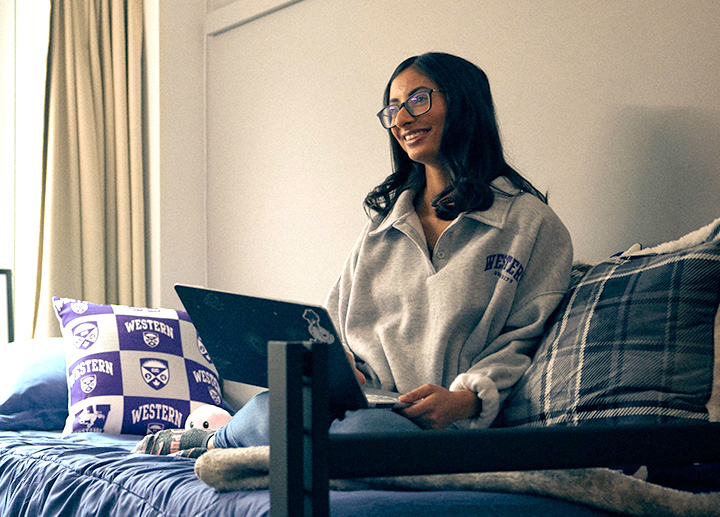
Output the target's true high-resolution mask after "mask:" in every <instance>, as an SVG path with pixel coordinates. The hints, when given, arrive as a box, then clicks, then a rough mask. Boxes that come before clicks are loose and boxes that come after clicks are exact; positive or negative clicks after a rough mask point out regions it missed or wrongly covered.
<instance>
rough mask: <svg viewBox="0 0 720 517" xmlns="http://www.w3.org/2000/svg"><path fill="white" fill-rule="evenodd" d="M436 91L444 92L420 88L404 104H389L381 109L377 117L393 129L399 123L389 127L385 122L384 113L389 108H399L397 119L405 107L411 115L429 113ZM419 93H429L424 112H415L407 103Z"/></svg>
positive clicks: (383, 124)
mask: <svg viewBox="0 0 720 517" xmlns="http://www.w3.org/2000/svg"><path fill="white" fill-rule="evenodd" d="M435 92H439V93H442V90H433V89H432V88H423V89H421V90H418V91H416V92H415V93H413V94H412V95H411V96H410V97H408V98H407V99H406V100H405V102H403V103H402V104H389V105H387V106H385V107H384V108H383V109H381V110H380V111H378V112H377V118H378V119H380V124H381V125H382V127H384V128H385V129H392V128H394V127H395V126H396V125H397V124H395V123H393V124H392V125H391V126H390V127H388V126H386V125H385V122H384V121H383V113H385V111H387V110H388V109H389V108H393V107H396V108H397V113H396V114H395V120H397V116H398V115H399V114H400V110H402V109H403V108H405V109H406V110H407V112H408V113H409V114H410V116H411V117H419V116H421V115H424V114H425V113H427V112H428V111H430V110H431V109H432V94H433V93H435ZM418 93H427V94H428V107H427V109H426V110H425V111H423V112H422V113H413V112H412V110H410V109H409V108H408V106H407V103H408V101H409V100H410V99H412V98H413V97H415V96H416V95H417V94H418ZM411 106H412V105H411Z"/></svg>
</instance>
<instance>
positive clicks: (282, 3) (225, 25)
mask: <svg viewBox="0 0 720 517" xmlns="http://www.w3.org/2000/svg"><path fill="white" fill-rule="evenodd" d="M302 1H303V0H237V1H235V2H233V3H231V4H229V5H226V6H224V7H221V8H220V9H217V10H215V11H212V12H210V13H208V15H207V18H206V19H205V34H206V35H207V36H217V35H219V34H222V33H223V32H226V31H229V30H232V29H234V28H236V27H239V26H240V25H244V24H246V23H250V22H252V21H254V20H257V19H258V18H262V17H263V16H267V15H268V14H272V13H274V12H277V11H279V10H281V9H284V8H285V7H288V6H291V5H293V4H297V3H299V2H302Z"/></svg>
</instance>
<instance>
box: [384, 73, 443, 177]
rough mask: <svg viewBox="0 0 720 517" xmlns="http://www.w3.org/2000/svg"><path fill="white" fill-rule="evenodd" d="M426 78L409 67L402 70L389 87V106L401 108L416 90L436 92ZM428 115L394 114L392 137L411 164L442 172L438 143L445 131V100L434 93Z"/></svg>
mask: <svg viewBox="0 0 720 517" xmlns="http://www.w3.org/2000/svg"><path fill="white" fill-rule="evenodd" d="M437 89H438V86H437V84H435V82H433V81H432V80H431V79H430V78H429V77H427V76H426V75H424V74H423V73H421V72H419V71H417V70H416V69H414V68H412V67H410V68H408V69H406V70H403V71H402V72H401V73H400V74H399V75H398V76H397V77H395V79H393V81H392V83H391V84H390V99H389V104H402V103H403V102H405V101H406V100H407V99H408V98H409V97H412V95H413V94H415V93H416V92H418V91H419V90H437ZM431 96H432V103H431V108H430V111H428V112H427V113H424V114H422V115H419V116H418V117H413V116H412V115H410V113H408V111H407V109H405V108H404V107H403V109H401V110H400V112H399V113H398V114H397V118H396V120H395V124H396V125H395V127H393V128H392V129H391V130H390V131H392V134H393V136H394V137H395V139H396V140H397V141H398V143H399V144H400V146H401V147H402V148H403V149H404V150H405V152H406V153H407V154H408V156H409V157H410V159H411V160H413V161H415V162H418V163H422V164H423V165H425V166H426V167H437V168H442V166H443V163H442V158H441V156H440V142H441V141H442V136H443V129H444V127H445V110H446V104H445V98H444V97H443V95H442V93H440V92H433V93H432V94H431Z"/></svg>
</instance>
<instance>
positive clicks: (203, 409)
mask: <svg viewBox="0 0 720 517" xmlns="http://www.w3.org/2000/svg"><path fill="white" fill-rule="evenodd" d="M230 418H232V417H231V416H230V413H228V412H227V411H225V410H224V409H223V408H219V407H217V406H213V405H212V404H205V405H204V406H200V407H199V408H197V409H196V410H195V411H193V412H192V413H190V415H189V416H188V418H187V420H186V421H185V429H208V430H215V429H220V428H221V427H222V426H224V425H225V424H227V423H228V421H230Z"/></svg>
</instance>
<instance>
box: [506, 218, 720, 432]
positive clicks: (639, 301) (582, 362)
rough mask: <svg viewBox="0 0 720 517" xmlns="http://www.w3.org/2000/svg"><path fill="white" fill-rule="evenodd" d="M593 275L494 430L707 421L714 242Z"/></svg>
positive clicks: (580, 286)
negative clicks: (501, 426) (510, 427)
mask: <svg viewBox="0 0 720 517" xmlns="http://www.w3.org/2000/svg"><path fill="white" fill-rule="evenodd" d="M708 238H709V239H714V240H710V241H709V242H704V243H701V244H699V245H695V246H692V247H689V248H686V249H681V250H677V251H674V252H671V253H664V254H657V255H648V256H631V257H616V258H612V259H610V260H607V261H605V262H602V263H600V264H597V265H595V266H593V267H591V268H590V269H589V270H588V271H587V273H586V274H585V275H584V276H583V277H582V279H581V280H580V281H579V282H577V283H576V284H574V285H573V286H572V287H571V289H570V290H569V291H568V293H567V295H566V296H565V297H564V299H563V302H562V303H561V305H560V307H558V309H557V310H556V312H555V313H554V315H553V316H552V318H551V319H550V321H549V322H548V328H547V331H546V333H545V335H544V336H543V339H542V341H541V343H540V345H539V348H538V351H537V353H536V356H535V358H534V360H533V362H532V364H531V366H530V368H529V369H528V371H527V372H526V374H525V376H524V377H523V378H522V379H521V381H520V382H519V383H518V385H517V386H516V387H515V389H514V391H513V393H512V394H511V396H510V397H509V398H508V400H507V401H506V403H505V405H504V408H503V410H502V412H501V414H500V415H499V417H498V420H497V425H504V426H521V425H530V426H542V425H558V424H559V425H581V424H593V423H612V424H618V423H638V424H647V423H664V422H670V421H677V420H687V419H689V420H707V419H708V412H707V408H706V404H707V402H708V399H709V397H710V393H711V389H712V384H713V365H714V319H715V315H716V313H717V311H718V303H720V238H718V235H717V232H713V233H711V234H710V235H709V237H708Z"/></svg>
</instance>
